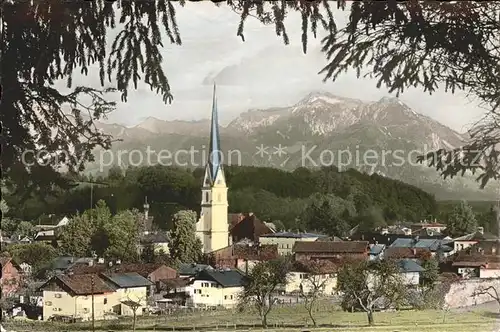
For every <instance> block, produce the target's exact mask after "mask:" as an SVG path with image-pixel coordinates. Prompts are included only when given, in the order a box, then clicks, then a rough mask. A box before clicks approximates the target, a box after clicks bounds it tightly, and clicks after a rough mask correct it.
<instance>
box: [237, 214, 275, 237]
mask: <svg viewBox="0 0 500 332" xmlns="http://www.w3.org/2000/svg"><path fill="white" fill-rule="evenodd" d="M234 220H236V221H237V222H236V223H235V224H234V225H230V227H231V228H230V231H229V233H230V236H231V239H232V243H237V242H240V241H242V240H244V239H248V240H250V241H252V242H254V243H258V242H259V238H260V237H261V236H262V235H265V234H272V233H274V230H273V228H272V227H269V225H268V224H266V223H265V222H263V221H261V220H260V219H259V218H257V217H256V216H255V215H254V214H253V213H251V212H250V213H248V214H246V215H243V218H235V219H234Z"/></svg>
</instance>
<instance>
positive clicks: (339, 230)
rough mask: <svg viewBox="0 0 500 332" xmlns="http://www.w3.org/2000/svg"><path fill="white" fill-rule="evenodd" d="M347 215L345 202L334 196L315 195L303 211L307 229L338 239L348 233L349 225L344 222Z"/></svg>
mask: <svg viewBox="0 0 500 332" xmlns="http://www.w3.org/2000/svg"><path fill="white" fill-rule="evenodd" d="M346 211H347V214H346ZM348 215H349V213H348V208H347V206H346V201H345V200H343V199H342V198H340V197H337V196H335V195H327V196H319V195H315V196H314V197H313V198H312V200H311V203H310V204H309V206H308V207H307V208H306V210H305V211H304V219H305V220H306V222H307V226H308V228H309V229H315V230H318V231H322V232H325V233H328V234H330V235H336V236H339V237H343V236H345V234H346V233H347V232H348V231H349V223H348V222H347V221H346V220H345V219H346V217H348Z"/></svg>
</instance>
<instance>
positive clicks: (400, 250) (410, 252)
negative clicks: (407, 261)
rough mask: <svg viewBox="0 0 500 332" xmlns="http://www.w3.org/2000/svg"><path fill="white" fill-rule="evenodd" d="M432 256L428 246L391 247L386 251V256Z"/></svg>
mask: <svg viewBox="0 0 500 332" xmlns="http://www.w3.org/2000/svg"><path fill="white" fill-rule="evenodd" d="M424 256H429V257H430V256H431V251H430V250H429V249H427V248H407V247H389V248H386V249H385V251H384V257H385V258H421V257H424Z"/></svg>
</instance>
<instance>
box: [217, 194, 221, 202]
mask: <svg viewBox="0 0 500 332" xmlns="http://www.w3.org/2000/svg"><path fill="white" fill-rule="evenodd" d="M217 200H218V201H219V202H220V201H222V196H221V194H217Z"/></svg>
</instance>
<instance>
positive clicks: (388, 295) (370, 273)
mask: <svg viewBox="0 0 500 332" xmlns="http://www.w3.org/2000/svg"><path fill="white" fill-rule="evenodd" d="M337 289H338V291H339V293H340V294H341V295H342V307H343V308H344V309H345V310H350V309H351V308H360V309H361V310H363V311H364V312H366V314H367V316H368V324H370V325H373V324H374V318H373V313H374V311H375V309H377V308H379V309H388V308H390V307H392V306H397V305H399V304H400V303H402V302H403V300H404V298H405V296H406V287H405V285H404V282H403V280H402V278H401V276H400V274H399V269H398V266H397V265H396V264H395V263H394V262H392V261H390V260H377V261H364V260H363V261H355V262H346V263H345V264H344V265H343V266H342V268H341V269H340V271H339V273H338V279H337Z"/></svg>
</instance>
